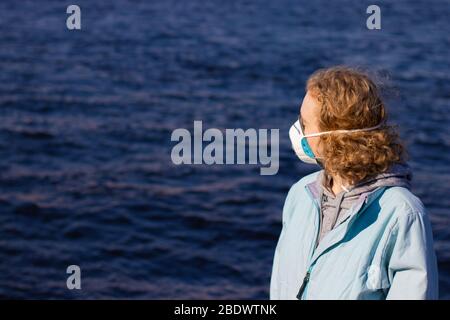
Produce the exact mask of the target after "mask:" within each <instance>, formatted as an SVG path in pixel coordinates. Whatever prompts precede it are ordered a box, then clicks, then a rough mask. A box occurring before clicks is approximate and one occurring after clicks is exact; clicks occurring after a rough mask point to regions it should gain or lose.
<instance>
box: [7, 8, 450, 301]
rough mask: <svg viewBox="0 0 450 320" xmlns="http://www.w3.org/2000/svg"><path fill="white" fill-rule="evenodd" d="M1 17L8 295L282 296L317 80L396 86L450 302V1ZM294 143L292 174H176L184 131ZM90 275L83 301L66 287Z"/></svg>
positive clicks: (247, 168) (21, 12)
mask: <svg viewBox="0 0 450 320" xmlns="http://www.w3.org/2000/svg"><path fill="white" fill-rule="evenodd" d="M75 3H76V4H78V5H80V7H81V10H82V30H81V31H68V30H67V29H66V27H65V19H66V17H67V15H66V7H67V5H68V4H69V3H65V2H64V1H23V0H21V1H1V2H0V30H1V31H0V107H1V111H0V112H1V118H0V120H1V121H0V159H1V160H0V297H4V298H5V297H10V298H235V299H240V298H254V299H265V298H268V290H269V280H270V272H271V267H272V258H273V253H274V249H275V245H276V241H277V238H278V235H279V232H280V228H281V223H280V220H281V209H282V205H283V202H284V198H285V196H286V194H287V191H288V189H289V187H290V186H291V185H292V184H293V183H294V182H295V181H297V180H298V179H300V178H301V177H302V176H304V175H305V174H307V173H310V172H312V171H314V170H316V169H317V168H315V167H312V166H308V165H304V164H301V163H300V162H299V161H298V160H297V158H296V157H295V155H294V153H293V152H292V151H291V149H290V142H289V139H288V134H287V132H288V129H289V126H290V125H291V123H292V122H293V121H294V120H295V118H296V117H297V113H298V105H299V103H300V101H301V100H300V99H301V98H302V95H303V93H304V89H303V88H304V82H305V80H306V78H307V76H308V75H309V74H310V73H311V72H313V71H314V70H316V69H317V68H320V67H325V66H330V65H334V64H352V65H361V66H365V67H369V68H372V69H373V70H374V71H378V72H380V73H381V74H382V75H384V76H385V77H388V78H389V79H390V81H391V83H392V86H393V87H394V88H395V91H394V92H396V95H395V97H394V98H392V99H390V102H389V107H390V119H391V120H392V121H395V122H397V123H398V124H399V126H400V129H401V134H402V137H403V139H404V140H405V141H406V143H407V145H408V146H409V153H410V162H409V163H410V165H411V166H412V167H413V169H414V173H415V177H414V186H413V191H414V192H415V193H416V194H417V195H418V196H419V197H420V198H421V199H422V201H423V202H424V204H425V206H426V207H427V209H428V210H429V214H430V216H431V221H432V224H433V230H434V235H435V246H436V250H437V254H438V259H439V268H440V269H439V271H440V287H441V296H442V298H447V299H448V298H450V233H449V224H450V209H449V208H450V197H449V194H450V188H449V178H450V173H449V162H450V156H449V150H450V132H449V130H448V128H449V123H450V113H449V101H450V76H449V69H450V68H449V58H448V57H449V45H450V36H449V34H450V33H449V31H450V30H449V22H448V17H449V13H450V10H449V2H448V1H389V2H386V1H377V3H378V4H379V5H380V7H381V10H382V29H381V30H380V31H370V30H368V29H367V28H366V26H365V23H366V17H367V14H366V13H365V11H366V8H367V6H368V5H369V4H372V3H370V2H367V1H333V2H331V1H324V0H323V1H288V0H281V1H279V0H277V1H200V0H189V1H170V0H164V1H156V0H154V1H75ZM194 120H202V121H203V126H204V127H205V128H244V129H246V128H280V140H281V141H280V170H279V173H278V174H277V175H275V176H261V175H260V174H259V166H258V165H240V166H239V165H226V166H225V165H223V166H220V165H215V166H205V165H204V166H194V165H192V166H188V165H184V166H183V165H182V166H175V165H174V164H172V162H171V159H170V152H171V148H172V147H173V145H174V143H173V142H171V141H170V135H171V132H172V130H174V129H175V128H180V127H181V128H187V129H188V130H190V131H192V128H193V121H194ZM70 264H77V265H80V267H81V269H82V290H80V291H76V290H74V291H69V290H67V288H66V277H67V274H66V273H65V271H66V267H67V266H68V265H70Z"/></svg>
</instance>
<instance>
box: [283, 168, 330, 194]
mask: <svg viewBox="0 0 450 320" xmlns="http://www.w3.org/2000/svg"><path fill="white" fill-rule="evenodd" d="M322 172H323V170H319V171H315V172H313V173H310V174H308V175H306V176H304V177H302V178H300V179H299V180H297V182H295V183H294V184H293V185H292V186H291V188H290V190H289V192H291V191H296V190H299V189H302V188H304V187H306V185H308V184H310V183H313V182H316V181H317V177H318V176H319V175H320V174H322Z"/></svg>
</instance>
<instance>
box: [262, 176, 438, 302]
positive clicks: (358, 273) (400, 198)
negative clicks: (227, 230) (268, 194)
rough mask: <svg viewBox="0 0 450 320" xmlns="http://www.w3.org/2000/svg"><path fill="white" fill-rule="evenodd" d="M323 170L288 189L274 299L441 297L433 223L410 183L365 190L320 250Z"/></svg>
mask: <svg viewBox="0 0 450 320" xmlns="http://www.w3.org/2000/svg"><path fill="white" fill-rule="evenodd" d="M319 172H320V171H318V172H315V173H312V174H310V175H308V176H306V177H304V178H303V179H301V180H300V181H298V182H297V183H295V184H294V185H293V186H292V187H291V189H290V190H289V193H288V195H287V198H286V201H285V204H284V207H283V216H282V221H283V227H282V230H281V234H280V238H279V240H278V243H277V246H276V250H275V255H274V262H273V267H272V277H271V282H270V299H297V295H299V297H300V298H301V299H306V300H310V299H377V300H379V299H437V298H438V271H437V263H436V256H435V252H434V250H433V236H432V231H431V225H430V222H429V219H428V216H427V213H426V211H425V208H424V206H423V204H422V202H421V201H420V200H419V199H418V198H417V197H416V196H414V195H413V194H412V193H411V192H410V191H409V190H408V189H406V188H403V187H381V188H379V189H377V190H375V191H373V192H371V193H368V194H362V195H361V196H360V198H359V199H358V201H357V202H356V203H355V204H354V205H353V207H352V208H351V209H350V211H349V214H348V215H347V218H346V219H345V220H343V221H342V222H340V223H339V224H338V225H336V226H335V228H334V229H332V230H331V231H330V232H329V233H327V234H326V235H325V236H324V238H323V239H322V240H321V241H320V242H319V245H318V246H317V248H315V249H314V247H315V242H316V238H317V235H318V232H319V223H320V212H319V206H320V203H319V199H318V197H319V191H320V190H319V188H320V187H321V186H320V185H319V184H318V182H317V181H316V180H317V179H316V178H317V175H318V173H319ZM302 285H303V288H302V290H300V288H301V287H302ZM299 291H301V292H300V294H299Z"/></svg>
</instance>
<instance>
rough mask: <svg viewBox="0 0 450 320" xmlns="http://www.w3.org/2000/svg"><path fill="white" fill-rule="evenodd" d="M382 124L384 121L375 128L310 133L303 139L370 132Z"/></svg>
mask: <svg viewBox="0 0 450 320" xmlns="http://www.w3.org/2000/svg"><path fill="white" fill-rule="evenodd" d="M383 124H384V121H383V122H380V123H379V124H377V125H376V126H374V127H370V128H363V129H349V130H346V129H339V130H330V131H323V132H318V133H311V134H307V135H305V138H308V137H318V136H321V135H323V134H330V133H350V132H361V131H372V130H375V129H378V128H380V127H381V126H382V125H383Z"/></svg>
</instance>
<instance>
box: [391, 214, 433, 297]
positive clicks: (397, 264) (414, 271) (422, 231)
mask: <svg viewBox="0 0 450 320" xmlns="http://www.w3.org/2000/svg"><path fill="white" fill-rule="evenodd" d="M393 234H394V235H393V238H394V241H393V245H392V247H391V249H390V258H389V262H388V276H389V282H390V288H389V290H388V292H387V296H386V299H388V300H422V299H438V270H437V262H436V255H435V252H434V249H433V235H432V230H431V224H430V221H429V220H428V216H427V214H426V213H425V209H424V208H423V206H421V208H420V210H419V211H417V210H410V211H408V212H407V213H405V212H403V214H402V215H401V216H400V217H399V219H398V221H397V226H396V228H395V229H394V231H393Z"/></svg>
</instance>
